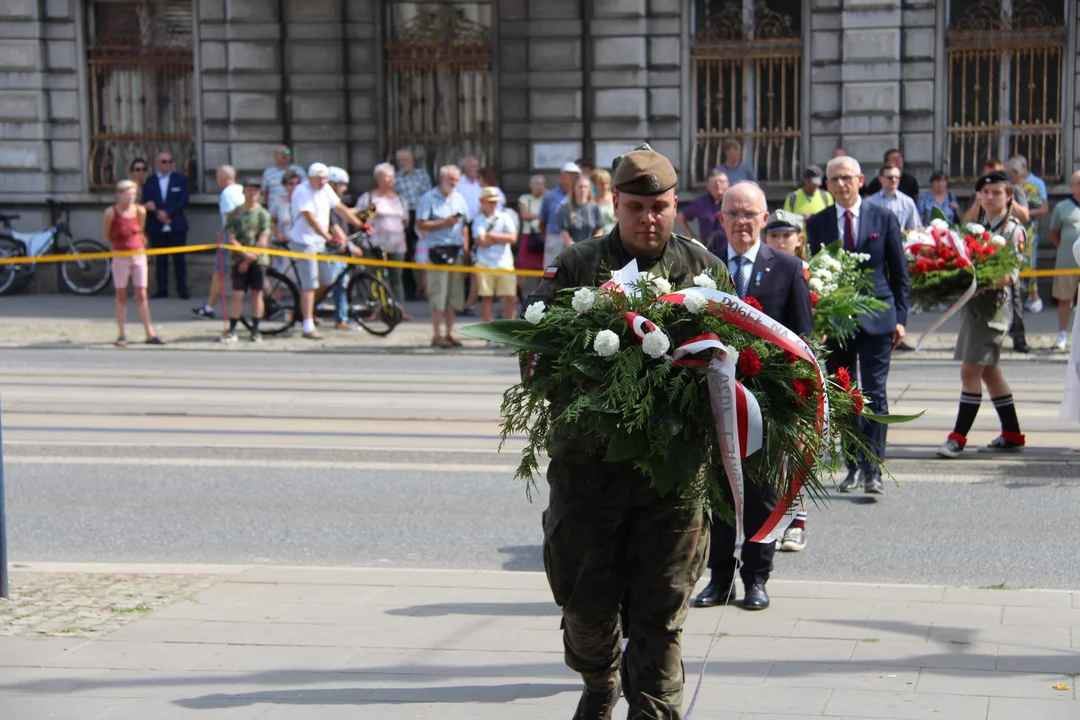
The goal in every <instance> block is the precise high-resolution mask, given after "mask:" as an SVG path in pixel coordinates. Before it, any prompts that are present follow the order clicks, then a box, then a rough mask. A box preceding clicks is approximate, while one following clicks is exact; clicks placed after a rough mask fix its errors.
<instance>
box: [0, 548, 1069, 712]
mask: <svg viewBox="0 0 1080 720" xmlns="http://www.w3.org/2000/svg"><path fill="white" fill-rule="evenodd" d="M45 567H47V566H42V567H40V568H35V566H34V565H33V564H31V567H30V568H29V569H28V570H27V571H28V572H43V571H44V570H43V568H45ZM78 567H79V566H78V565H77V564H76V565H70V564H68V565H65V566H63V571H64V572H65V573H76V572H78ZM122 567H123V566H101V565H96V566H93V568H94V570H95V571H96V572H97V573H99V576H100V577H112V576H114V575H115V574H117V573H120V572H122ZM136 569H137V568H136ZM218 570H219V572H217V573H210V572H207V571H200V568H199V566H190V567H185V568H177V569H176V571H175V572H176V574H178V575H190V576H200V577H206V576H208V575H212V574H213V575H214V576H215V578H216V581H215V584H214V585H213V586H212V587H209V588H207V589H204V590H201V591H200V592H198V593H196V594H194V595H192V596H191V597H189V598H187V599H183V600H179V601H177V602H174V603H172V604H171V605H169V606H168V607H166V608H164V609H159V610H156V611H155V612H152V613H147V614H146V615H144V616H142V617H138V618H136V619H134V620H132V621H131V622H130V623H129V624H127V625H126V626H124V627H122V628H120V629H118V630H116V631H114V632H111V633H109V634H106V635H104V636H95V637H93V638H90V639H83V638H51V637H42V638H35V637H0V716H2V717H3V718H5V720H7V719H8V718H11V719H12V720H37V718H43V717H51V718H61V719H63V718H71V719H72V720H74V719H75V718H78V719H79V720H83V719H84V718H108V719H112V720H116V719H117V718H119V719H127V718H130V719H132V720H134V719H136V718H138V719H139V720H144V719H146V718H153V719H154V720H170V719H171V718H196V717H198V718H209V719H210V720H217V719H218V718H235V719H238V720H249V719H257V720H285V719H288V720H307V719H309V718H311V719H314V718H318V719H319V720H334V719H335V718H350V720H353V719H355V718H361V719H365V718H387V719H390V720H396V719H397V718H431V719H433V720H434V718H439V720H448V719H449V720H453V719H454V718H470V719H474V720H485V719H487V718H491V719H492V720H494V718H499V719H500V720H503V719H506V720H518V719H520V720H526V719H533V718H544V719H545V720H546V719H547V718H560V717H569V716H570V715H571V714H572V712H573V708H574V706H575V704H576V702H577V697H578V694H579V692H580V688H581V684H580V680H579V678H578V677H577V676H576V675H575V674H574V673H572V672H571V671H569V670H568V669H567V668H566V666H565V664H564V662H563V655H562V641H561V637H560V633H559V614H558V611H557V608H556V607H555V606H554V604H553V603H552V601H551V598H550V594H549V591H548V589H547V585H546V581H545V579H544V576H543V574H541V573H524V572H498V571H451V570H431V571H424V570H397V569H386V568H373V569H366V568H290V567H248V568H244V567H234V568H232V569H231V570H227V569H224V568H219V569H218ZM159 571H160V569H159ZM92 575H93V574H92V573H88V574H87V576H88V577H91V576H92ZM770 590H771V591H772V592H771V594H772V597H773V607H772V608H770V609H769V610H767V611H765V612H758V613H749V612H745V611H743V610H742V609H740V608H738V607H736V606H731V607H725V608H713V609H708V610H696V609H695V610H691V611H690V615H689V618H688V622H687V625H686V631H685V633H684V637H683V650H684V658H685V665H686V676H687V691H686V700H687V702H689V699H690V697H691V695H692V693H693V691H694V688H695V686H696V683H697V681H698V676H699V674H700V673H701V669H702V663H703V660H704V657H705V655H706V653H707V652H710V655H709V659H708V662H707V665H706V669H705V672H704V679H703V682H702V685H701V692H700V696H699V697H698V701H697V708H696V709H695V711H694V714H693V716H692V720H706V719H713V720H768V719H769V718H784V720H798V719H800V718H802V719H804V720H805V719H808V718H823V717H827V718H832V719H833V720H842V719H843V718H849V719H851V720H854V719H855V718H859V719H860V720H868V719H877V720H923V719H925V718H935V720H937V719H941V718H947V719H948V720H968V719H976V718H977V719H978V720H990V719H991V718H992V719H995V720H1057V719H1058V718H1070V720H1075V719H1076V718H1078V717H1080V701H1078V700H1077V693H1076V689H1075V685H1076V677H1075V676H1074V674H1075V673H1080V650H1078V649H1077V648H1075V647H1073V640H1074V637H1076V636H1078V635H1080V616H1078V615H1077V614H1076V613H1077V612H1080V610H1077V609H1075V608H1073V603H1074V601H1075V598H1076V597H1077V593H1072V592H1067V591H1045V590H993V589H981V590H980V589H974V588H947V587H943V586H905V585H888V584H878V585H870V584H866V585H863V584H854V583H831V582H795V581H779V580H778V581H774V582H772V583H770ZM1010 621H1011V622H1010ZM710 646H711V651H710V650H709V648H710ZM624 713H625V706H624V705H622V704H621V703H620V708H619V709H617V711H616V717H622V716H623V715H624Z"/></svg>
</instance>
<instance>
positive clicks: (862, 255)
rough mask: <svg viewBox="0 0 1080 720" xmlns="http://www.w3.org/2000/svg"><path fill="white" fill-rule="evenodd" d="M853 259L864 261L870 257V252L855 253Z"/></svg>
mask: <svg viewBox="0 0 1080 720" xmlns="http://www.w3.org/2000/svg"><path fill="white" fill-rule="evenodd" d="M855 259H856V260H858V261H859V262H866V261H867V260H869V259H870V253H855Z"/></svg>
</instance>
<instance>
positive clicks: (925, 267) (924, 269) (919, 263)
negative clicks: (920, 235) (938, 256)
mask: <svg viewBox="0 0 1080 720" xmlns="http://www.w3.org/2000/svg"><path fill="white" fill-rule="evenodd" d="M933 267H934V265H933V263H931V262H930V261H929V260H927V259H926V258H920V259H918V260H916V261H915V274H916V275H922V274H923V273H928V272H930V271H931V270H932V269H933Z"/></svg>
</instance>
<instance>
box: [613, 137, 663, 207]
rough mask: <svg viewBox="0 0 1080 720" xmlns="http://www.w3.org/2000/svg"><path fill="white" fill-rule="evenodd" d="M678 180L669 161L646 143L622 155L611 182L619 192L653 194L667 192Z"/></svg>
mask: <svg viewBox="0 0 1080 720" xmlns="http://www.w3.org/2000/svg"><path fill="white" fill-rule="evenodd" d="M678 182H679V176H678V175H676V173H675V168H674V167H673V166H672V164H671V161H670V160H668V159H667V158H666V157H664V156H663V155H661V154H660V153H658V152H656V151H655V150H653V149H652V148H650V147H648V146H647V145H646V146H644V148H642V147H641V146H639V148H637V149H634V150H631V151H630V152H628V153H626V154H625V155H623V156H622V159H621V160H620V161H619V165H618V167H616V168H615V177H614V178H612V181H611V184H612V186H613V187H614V188H615V189H616V190H618V191H619V192H625V193H629V194H631V195H644V196H653V195H659V194H660V193H663V192H667V191H668V190H670V189H671V188H673V187H675V185H677V184H678Z"/></svg>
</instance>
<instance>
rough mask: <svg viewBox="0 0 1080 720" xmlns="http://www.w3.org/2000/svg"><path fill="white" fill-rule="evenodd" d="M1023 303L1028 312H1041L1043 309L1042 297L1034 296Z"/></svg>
mask: <svg viewBox="0 0 1080 720" xmlns="http://www.w3.org/2000/svg"><path fill="white" fill-rule="evenodd" d="M1024 305H1026V306H1027V309H1028V311H1029V312H1033V313H1041V312H1042V310H1043V301H1042V298H1035V299H1034V300H1028V301H1027V302H1026V303H1024Z"/></svg>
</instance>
